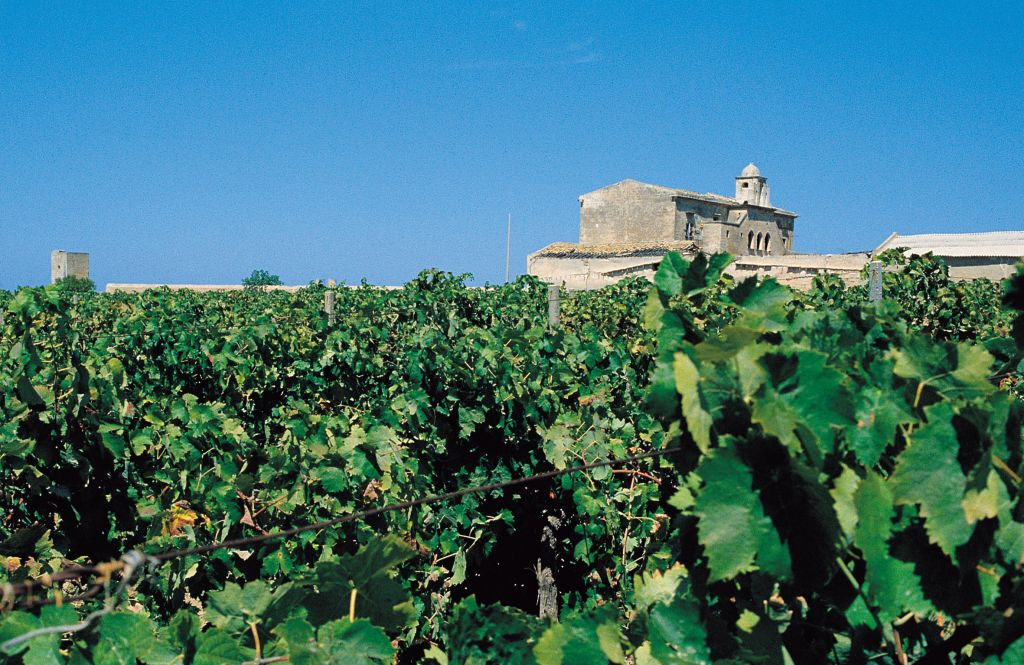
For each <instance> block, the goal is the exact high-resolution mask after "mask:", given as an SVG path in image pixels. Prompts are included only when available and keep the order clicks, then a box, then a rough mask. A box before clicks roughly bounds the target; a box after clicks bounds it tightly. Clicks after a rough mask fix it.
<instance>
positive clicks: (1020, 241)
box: [872, 231, 1024, 258]
mask: <svg viewBox="0 0 1024 665" xmlns="http://www.w3.org/2000/svg"><path fill="white" fill-rule="evenodd" d="M893 247H905V248H906V249H907V251H906V252H904V253H905V254H907V255H910V254H927V253H928V252H931V253H933V254H935V255H936V256H1002V257H1013V258H1020V257H1024V231H991V232H988V233H922V234H918V235H909V236H904V235H900V234H898V233H892V234H891V235H890V236H889V237H888V238H886V239H885V241H884V242H882V244H881V245H879V246H878V247H877V248H875V251H874V252H872V254H878V253H880V252H882V251H884V250H887V249H892V248H893Z"/></svg>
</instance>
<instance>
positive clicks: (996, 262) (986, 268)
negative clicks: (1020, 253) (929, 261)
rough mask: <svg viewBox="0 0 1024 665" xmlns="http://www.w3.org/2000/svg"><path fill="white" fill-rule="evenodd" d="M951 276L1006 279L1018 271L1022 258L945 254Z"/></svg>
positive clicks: (944, 259) (954, 277) (995, 279)
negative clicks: (1018, 264)
mask: <svg viewBox="0 0 1024 665" xmlns="http://www.w3.org/2000/svg"><path fill="white" fill-rule="evenodd" d="M942 260H943V261H945V262H946V265H948V266H949V276H950V277H952V278H953V279H981V278H987V279H991V280H994V281H998V280H1001V279H1006V278H1007V277H1009V276H1010V275H1012V274H1014V273H1015V272H1016V271H1017V268H1016V266H1017V263H1018V262H1019V261H1020V260H1021V259H1018V258H1014V257H997V258H990V257H986V256H945V257H943V258H942Z"/></svg>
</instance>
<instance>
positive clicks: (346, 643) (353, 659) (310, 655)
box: [274, 617, 395, 665]
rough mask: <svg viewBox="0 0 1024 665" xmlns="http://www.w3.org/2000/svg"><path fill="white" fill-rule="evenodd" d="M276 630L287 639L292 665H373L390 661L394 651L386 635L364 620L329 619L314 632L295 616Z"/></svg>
mask: <svg viewBox="0 0 1024 665" xmlns="http://www.w3.org/2000/svg"><path fill="white" fill-rule="evenodd" d="M274 633H275V634H276V635H277V636H278V637H280V638H281V639H282V640H284V642H285V645H286V646H287V648H288V662H289V663H292V664H293V665H328V664H330V663H352V664H353V665H374V664H376V663H390V662H391V658H392V656H393V655H394V653H395V649H394V647H392V646H391V640H389V639H388V636H387V634H386V633H385V632H384V631H383V630H381V629H380V628H378V627H376V626H374V625H373V624H371V623H370V622H369V621H367V620H365V619H357V620H356V621H354V622H352V621H349V620H348V619H347V618H345V619H338V620H336V621H330V622H328V623H325V624H324V625H322V626H320V628H319V629H317V630H316V632H315V634H314V631H313V626H312V625H310V624H309V622H307V621H306V620H305V619H302V618H298V617H296V618H292V619H289V620H288V621H286V622H285V623H283V624H281V625H280V626H278V627H277V628H276V629H275V630H274Z"/></svg>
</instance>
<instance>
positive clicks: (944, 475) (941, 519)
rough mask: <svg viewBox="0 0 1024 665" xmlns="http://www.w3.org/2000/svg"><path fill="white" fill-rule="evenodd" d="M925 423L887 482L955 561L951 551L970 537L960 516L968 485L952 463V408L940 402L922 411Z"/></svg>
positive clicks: (954, 446) (897, 499)
mask: <svg viewBox="0 0 1024 665" xmlns="http://www.w3.org/2000/svg"><path fill="white" fill-rule="evenodd" d="M925 414H926V416H927V418H928V422H927V423H926V424H925V425H923V426H922V427H921V428H920V429H918V430H917V431H916V432H914V434H913V435H912V436H911V440H910V442H909V443H908V446H907V448H906V449H905V450H904V451H903V452H902V453H901V454H900V456H899V457H898V458H897V461H896V469H895V470H894V471H893V475H892V477H891V478H890V479H889V485H890V487H891V490H892V495H893V498H894V501H895V503H897V504H901V503H904V504H906V503H916V504H918V505H919V507H920V508H919V511H920V514H921V517H923V518H924V527H925V531H927V532H928V538H929V539H930V540H931V541H932V542H933V543H935V544H936V545H938V546H939V547H940V548H942V551H943V552H945V553H946V555H947V556H949V557H952V558H954V559H955V550H956V548H957V547H959V546H960V545H963V544H964V543H966V542H967V540H968V539H969V538H970V537H971V532H972V528H971V525H970V524H968V522H967V516H966V514H965V512H964V506H963V498H964V492H965V490H966V486H967V478H966V477H965V476H964V473H963V471H962V470H961V468H960V463H959V461H957V451H958V450H959V443H958V441H957V438H956V431H955V430H954V429H953V425H952V424H951V421H952V419H953V409H952V407H951V406H950V405H949V403H948V402H939V403H937V404H933V405H932V406H929V407H927V408H926V409H925Z"/></svg>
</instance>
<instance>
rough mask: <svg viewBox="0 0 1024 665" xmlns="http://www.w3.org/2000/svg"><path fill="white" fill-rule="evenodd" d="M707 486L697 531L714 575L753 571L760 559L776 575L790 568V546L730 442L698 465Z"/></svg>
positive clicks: (719, 577)
mask: <svg viewBox="0 0 1024 665" xmlns="http://www.w3.org/2000/svg"><path fill="white" fill-rule="evenodd" d="M697 475H699V476H700V477H701V479H703V481H704V486H703V487H702V488H701V490H700V493H699V494H698V495H697V498H696V501H695V504H694V507H693V513H694V514H695V515H697V517H698V521H697V532H698V538H699V540H700V543H701V545H703V546H704V552H705V555H706V556H707V559H708V567H709V568H710V569H711V575H710V580H711V581H716V580H722V579H727V578H731V577H735V576H736V575H738V574H740V573H745V572H749V571H751V570H754V569H755V568H757V565H756V564H755V560H756V561H757V564H760V566H761V567H762V568H764V569H765V570H767V571H768V572H770V573H772V574H773V575H776V576H777V577H780V578H783V579H786V578H788V577H789V576H790V574H789V567H790V561H789V552H788V550H786V548H785V546H784V545H783V544H782V542H781V541H780V539H779V534H778V531H776V529H775V526H774V525H773V524H772V521H771V519H769V518H768V517H767V516H766V515H765V514H764V509H763V508H762V506H761V501H760V499H759V498H758V495H757V494H756V493H755V492H754V490H753V488H752V477H751V473H750V469H749V468H748V467H747V466H746V465H745V464H743V462H742V461H740V459H739V457H738V456H737V455H736V452H735V451H734V450H733V449H731V448H717V449H715V450H713V451H711V453H709V454H708V455H706V456H705V458H704V461H703V462H701V465H700V467H699V468H698V470H697Z"/></svg>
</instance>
